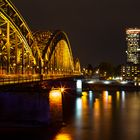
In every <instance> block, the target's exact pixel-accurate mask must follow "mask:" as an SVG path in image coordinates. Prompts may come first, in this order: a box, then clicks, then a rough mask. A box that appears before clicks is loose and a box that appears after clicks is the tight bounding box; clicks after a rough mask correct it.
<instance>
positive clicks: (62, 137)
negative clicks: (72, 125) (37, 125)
mask: <svg viewBox="0 0 140 140" xmlns="http://www.w3.org/2000/svg"><path fill="white" fill-rule="evenodd" d="M55 140H72V138H71V136H70V135H69V134H58V135H57V136H56V137H55Z"/></svg>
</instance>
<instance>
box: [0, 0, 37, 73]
mask: <svg viewBox="0 0 140 140" xmlns="http://www.w3.org/2000/svg"><path fill="white" fill-rule="evenodd" d="M32 44H33V35H32V33H31V31H30V29H29V27H28V26H27V24H26V22H25V21H24V19H23V18H22V16H21V15H20V13H19V12H18V10H17V9H16V8H15V6H14V5H13V4H12V3H11V2H10V1H9V0H1V1H0V61H1V65H0V73H3V74H4V73H5V74H17V73H18V74H25V73H30V72H31V71H32V70H33V69H32V67H33V66H34V65H36V59H35V57H34V55H33V53H32Z"/></svg>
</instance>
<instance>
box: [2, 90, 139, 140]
mask: <svg viewBox="0 0 140 140" xmlns="http://www.w3.org/2000/svg"><path fill="white" fill-rule="evenodd" d="M68 94H69V93H64V94H61V93H59V92H54V93H51V94H49V97H48V96H46V95H45V94H42V95H39V94H33V95H32V96H31V95H30V96H29V94H23V95H15V94H14V93H13V94H12V95H11V94H7V95H4V94H3V93H2V94H0V101H1V103H0V104H1V110H0V111H1V114H2V113H3V115H1V119H3V118H4V117H5V116H7V113H8V115H10V114H13V115H11V117H13V118H14V117H15V118H17V117H19V118H20V119H21V120H22V121H23V119H24V118H25V120H26V122H27V120H28V121H29V120H32V118H33V119H34V120H35V122H36V120H39V122H40V121H42V122H45V123H46V124H47V125H50V126H49V129H48V128H46V127H45V126H44V127H43V126H39V127H36V126H37V125H35V127H27V128H26V127H23V126H22V127H21V126H20V127H19V126H16V127H12V128H13V129H11V127H10V128H8V127H6V128H5V129H4V128H3V127H1V130H2V131H3V134H10V135H9V136H19V137H18V138H23V139H38V140H124V139H125V140H140V92H125V91H115V92H108V91H103V92H99V93H98V92H94V91H88V92H83V93H82V94H83V96H82V97H73V96H70V95H68ZM10 110H12V111H10ZM37 111H38V112H37ZM11 112H12V113H11ZM13 112H14V113H13ZM2 116H3V117H2ZM21 120H20V121H21ZM16 122H17V120H16ZM31 122H32V121H31ZM31 122H30V125H31V124H32V123H31ZM30 125H28V126H30ZM52 126H53V127H52ZM58 126H60V127H58ZM51 127H52V128H51ZM55 128H56V129H55ZM17 132H18V133H17ZM18 134H20V135H18Z"/></svg>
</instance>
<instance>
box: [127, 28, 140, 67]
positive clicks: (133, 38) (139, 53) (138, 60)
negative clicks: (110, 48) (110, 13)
mask: <svg viewBox="0 0 140 140" xmlns="http://www.w3.org/2000/svg"><path fill="white" fill-rule="evenodd" d="M126 41H127V50H126V53H127V62H132V63H133V64H140V29H138V28H129V29H127V30H126Z"/></svg>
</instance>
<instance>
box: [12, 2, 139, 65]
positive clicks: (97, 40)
mask: <svg viewBox="0 0 140 140" xmlns="http://www.w3.org/2000/svg"><path fill="white" fill-rule="evenodd" d="M11 1H12V2H13V3H14V4H15V6H16V7H17V9H18V10H19V11H20V13H21V15H22V16H23V17H24V19H25V20H26V22H27V24H28V26H29V27H30V29H31V30H32V31H36V30H49V29H54V30H55V29H60V30H64V31H65V32H66V33H67V35H68V38H69V40H70V43H71V48H72V52H73V56H74V57H78V58H79V59H80V62H81V65H82V66H86V65H87V64H92V65H93V66H96V65H98V64H99V63H100V62H110V63H112V64H114V65H118V64H122V63H125V61H126V54H125V50H126V47H127V46H126V40H125V37H126V35H125V30H126V28H130V27H140V0H11Z"/></svg>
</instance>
